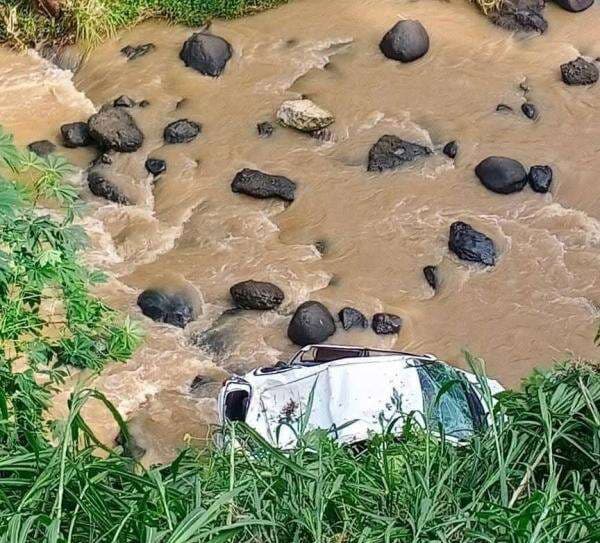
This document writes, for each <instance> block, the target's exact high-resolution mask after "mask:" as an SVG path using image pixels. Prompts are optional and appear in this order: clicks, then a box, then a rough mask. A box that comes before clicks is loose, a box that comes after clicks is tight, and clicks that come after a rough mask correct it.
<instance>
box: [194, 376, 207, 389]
mask: <svg viewBox="0 0 600 543" xmlns="http://www.w3.org/2000/svg"><path fill="white" fill-rule="evenodd" d="M205 383H206V379H205V378H204V376H203V375H196V377H194V380H193V381H192V383H191V384H190V390H191V391H192V392H195V391H196V390H198V389H199V388H200V387H201V386H202V385H204V384H205Z"/></svg>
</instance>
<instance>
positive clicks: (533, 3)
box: [489, 0, 548, 34]
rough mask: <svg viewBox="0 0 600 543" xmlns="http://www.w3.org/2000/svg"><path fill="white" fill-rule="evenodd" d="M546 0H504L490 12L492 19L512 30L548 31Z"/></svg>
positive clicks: (495, 22)
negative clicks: (545, 9) (545, 14)
mask: <svg viewBox="0 0 600 543" xmlns="http://www.w3.org/2000/svg"><path fill="white" fill-rule="evenodd" d="M544 5H545V2H544V0H504V1H503V2H502V3H501V4H499V7H498V8H497V9H495V10H494V11H492V12H491V13H490V14H489V18H490V20H491V21H492V22H493V23H494V24H496V25H498V26H500V27H502V28H504V29H506V30H510V31H511V32H516V31H520V32H539V33H540V34H542V33H544V32H546V30H547V29H548V22H547V21H546V19H545V18H544V16H543V14H542V11H543V9H544Z"/></svg>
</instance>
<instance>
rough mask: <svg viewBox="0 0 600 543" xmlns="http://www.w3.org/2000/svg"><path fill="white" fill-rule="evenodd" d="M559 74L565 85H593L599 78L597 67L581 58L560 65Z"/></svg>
mask: <svg viewBox="0 0 600 543" xmlns="http://www.w3.org/2000/svg"><path fill="white" fill-rule="evenodd" d="M560 73H561V76H562V80H563V81H564V82H565V83H566V84H567V85H593V84H594V83H596V81H598V77H599V76H600V72H599V71H598V67H597V66H596V65H595V64H594V63H593V62H588V61H587V60H585V59H584V58H583V57H579V58H576V59H575V60H572V61H571V62H566V63H565V64H561V66H560Z"/></svg>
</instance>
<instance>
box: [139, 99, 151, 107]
mask: <svg viewBox="0 0 600 543" xmlns="http://www.w3.org/2000/svg"><path fill="white" fill-rule="evenodd" d="M149 105H150V102H149V101H148V100H142V101H141V102H140V103H139V104H138V106H140V107H148V106H149Z"/></svg>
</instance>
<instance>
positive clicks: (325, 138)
mask: <svg viewBox="0 0 600 543" xmlns="http://www.w3.org/2000/svg"><path fill="white" fill-rule="evenodd" d="M310 137H311V138H313V139H315V140H317V141H322V142H330V141H335V139H336V138H335V134H334V133H333V132H332V131H331V130H330V129H329V128H319V130H313V131H312V132H310Z"/></svg>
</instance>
